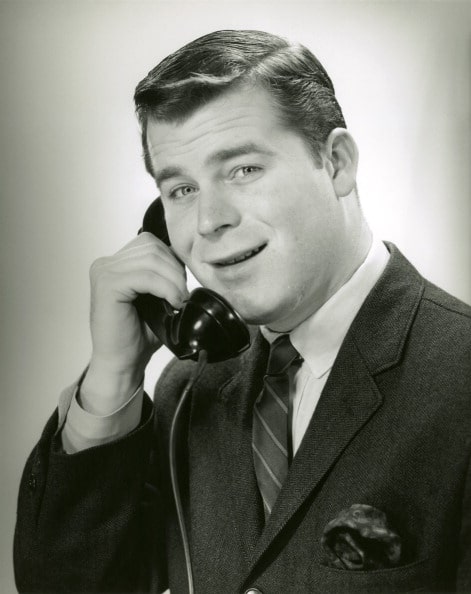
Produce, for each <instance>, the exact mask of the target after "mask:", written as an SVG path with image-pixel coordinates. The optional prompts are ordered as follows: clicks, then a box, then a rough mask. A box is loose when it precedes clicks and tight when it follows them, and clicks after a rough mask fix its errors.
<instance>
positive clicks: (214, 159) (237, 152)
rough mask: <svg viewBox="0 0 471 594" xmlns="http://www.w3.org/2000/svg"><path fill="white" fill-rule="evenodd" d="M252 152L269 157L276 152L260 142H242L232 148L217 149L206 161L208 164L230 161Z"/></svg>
mask: <svg viewBox="0 0 471 594" xmlns="http://www.w3.org/2000/svg"><path fill="white" fill-rule="evenodd" d="M251 153H259V154H262V155H267V156H269V157H273V155H274V154H275V153H274V152H273V151H271V150H269V149H267V148H265V147H262V146H260V145H258V144H255V143H254V142H248V143H246V144H241V145H238V146H234V147H232V148H227V149H221V150H220V151H216V152H215V153H213V154H212V155H209V157H208V158H207V159H206V161H205V163H206V165H212V164H214V163H220V162H222V161H229V159H233V158H235V157H241V156H244V155H249V154H251Z"/></svg>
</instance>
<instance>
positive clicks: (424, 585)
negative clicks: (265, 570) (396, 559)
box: [316, 559, 435, 594]
mask: <svg viewBox="0 0 471 594" xmlns="http://www.w3.org/2000/svg"><path fill="white" fill-rule="evenodd" d="M316 574H317V575H318V576H319V584H320V586H319V589H320V590H321V591H323V592H326V593H327V592H332V593H334V592H335V593H338V594H340V593H342V592H348V593H353V592H361V593H362V594H368V593H371V594H382V593H383V592H384V593H386V592H427V591H430V589H431V588H432V587H433V583H434V581H435V580H434V574H435V563H434V562H433V560H432V559H425V560H422V561H416V562H415V563H410V564H408V565H402V566H400V567H392V568H390V569H376V570H372V571H354V570H347V569H335V568H332V567H327V566H324V565H318V566H317V568H316Z"/></svg>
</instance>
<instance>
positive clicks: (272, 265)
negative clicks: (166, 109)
mask: <svg viewBox="0 0 471 594" xmlns="http://www.w3.org/2000/svg"><path fill="white" fill-rule="evenodd" d="M147 139H148V146H149V154H150V159H151V162H152V168H153V171H154V176H155V179H156V182H157V185H158V187H159V189H160V192H161V196H162V200H163V204H164V208H165V217H166V222H167V227H168V231H169V236H170V240H171V244H172V248H173V250H174V252H175V253H176V254H177V256H178V257H179V258H180V259H181V260H182V261H183V262H184V263H185V264H186V265H187V266H188V268H189V269H190V270H191V272H192V273H193V274H194V276H195V277H196V278H197V279H198V280H199V282H200V283H201V284H202V285H203V286H205V287H208V288H210V289H213V290H214V291H216V292H217V293H220V294H221V295H222V296H223V297H225V298H226V299H227V300H228V301H229V302H230V303H231V304H232V305H233V306H234V307H235V308H236V309H237V310H238V311H239V313H240V314H241V315H242V317H243V318H244V319H245V320H246V321H247V322H249V323H253V324H266V325H268V326H269V327H271V328H273V329H275V330H280V331H283V330H290V329H292V328H293V327H294V326H296V325H297V324H299V323H300V322H301V321H303V320H304V319H305V318H306V317H308V316H309V315H310V314H311V313H313V312H314V311H316V310H317V309H318V308H319V307H320V306H321V305H322V304H323V303H324V302H325V301H326V300H327V299H328V297H330V295H332V294H333V292H335V290H336V289H337V288H339V287H340V286H341V285H342V284H343V282H345V280H346V278H348V276H349V275H350V274H351V272H352V270H351V268H352V264H351V258H352V254H351V251H352V233H351V232H352V228H351V227H352V221H351V219H352V217H351V214H350V211H351V209H352V207H351V203H352V201H355V198H353V197H352V196H349V197H347V198H346V199H339V197H338V196H337V194H339V192H338V189H337V187H336V182H335V165H333V164H332V162H333V160H332V159H331V160H329V159H324V164H323V165H322V166H321V165H320V164H319V163H318V162H316V160H315V159H314V158H313V156H312V153H311V152H310V151H309V149H308V148H307V146H306V143H305V142H304V140H303V139H302V138H301V137H300V136H299V135H298V134H296V133H294V132H292V131H290V130H287V129H286V127H284V126H283V124H282V122H281V119H280V117H279V111H278V108H277V107H276V106H275V105H274V104H273V102H272V100H271V97H270V95H269V94H268V92H266V91H265V90H263V89H260V88H257V87H250V88H239V89H235V90H231V91H229V92H227V93H225V94H224V95H222V96H220V97H218V98H217V99H214V100H212V101H210V102H209V103H208V104H206V105H205V106H203V107H202V108H200V109H198V110H197V111H196V112H195V113H194V114H193V115H191V116H190V117H189V118H187V119H186V120H185V121H183V122H180V123H175V122H170V123H168V122H163V121H152V120H150V121H149V123H148V129H147ZM353 181H354V180H353Z"/></svg>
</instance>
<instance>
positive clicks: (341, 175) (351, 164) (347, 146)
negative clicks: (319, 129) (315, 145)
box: [324, 128, 358, 198]
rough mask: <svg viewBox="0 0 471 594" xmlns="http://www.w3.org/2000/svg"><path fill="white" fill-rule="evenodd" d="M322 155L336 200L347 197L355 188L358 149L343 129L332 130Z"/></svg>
mask: <svg viewBox="0 0 471 594" xmlns="http://www.w3.org/2000/svg"><path fill="white" fill-rule="evenodd" d="M324 155H325V159H326V168H327V171H328V172H329V173H330V175H331V178H332V184H333V187H334V190H335V193H336V195H337V197H338V198H341V197H343V196H348V194H350V192H351V191H352V190H354V188H355V187H356V177H357V167H358V148H357V145H356V143H355V141H354V140H353V137H352V136H351V134H350V133H349V132H348V131H347V130H345V128H334V129H333V130H332V131H331V133H330V134H329V136H328V138H327V140H326V143H325V147H324Z"/></svg>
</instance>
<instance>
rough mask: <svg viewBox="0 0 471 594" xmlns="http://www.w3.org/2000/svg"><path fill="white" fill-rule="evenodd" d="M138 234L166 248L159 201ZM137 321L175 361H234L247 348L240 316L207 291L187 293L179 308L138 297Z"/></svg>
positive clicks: (151, 296) (159, 301)
mask: <svg viewBox="0 0 471 594" xmlns="http://www.w3.org/2000/svg"><path fill="white" fill-rule="evenodd" d="M142 231H149V232H150V233H153V234H154V235H155V236H156V237H158V238H159V239H161V240H162V241H163V242H164V243H166V244H167V245H168V246H169V245H170V239H169V236H168V231H167V225H166V223H165V214H164V208H163V205H162V201H161V200H160V198H156V199H155V200H154V202H152V204H151V205H150V206H149V208H148V209H147V211H146V213H145V215H144V220H143V222H142V227H141V229H139V233H141V232H142ZM134 305H135V306H136V309H137V312H138V314H139V317H140V318H141V319H142V320H144V322H146V324H147V325H148V326H149V328H150V329H151V330H152V332H154V334H156V336H157V337H158V338H159V339H160V340H161V341H162V342H163V344H165V346H167V347H168V348H169V349H170V350H171V351H172V352H173V353H174V354H175V355H176V356H177V357H178V358H179V359H194V360H197V359H198V355H199V352H200V351H202V350H204V351H206V353H207V360H208V363H214V362H217V361H225V360H226V359H230V358H231V357H235V356H236V355H238V354H239V353H241V352H242V351H244V350H245V349H246V348H248V347H249V345H250V334H249V331H248V328H247V326H246V325H245V323H244V321H243V320H242V318H241V317H240V315H239V314H238V313H237V312H236V311H235V310H234V309H233V308H232V307H231V305H229V303H228V302H227V301H226V300H225V299H223V297H221V296H220V295H218V294H217V293H215V292H214V291H211V290H210V289H204V288H197V289H195V290H194V291H192V292H191V294H190V296H189V298H188V300H187V301H185V303H184V306H183V308H182V309H181V310H180V311H175V310H174V309H173V308H172V306H171V305H170V304H169V303H168V302H167V301H165V299H159V298H158V297H155V296H154V295H150V294H148V293H147V294H143V295H138V297H137V298H136V300H135V301H134Z"/></svg>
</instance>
